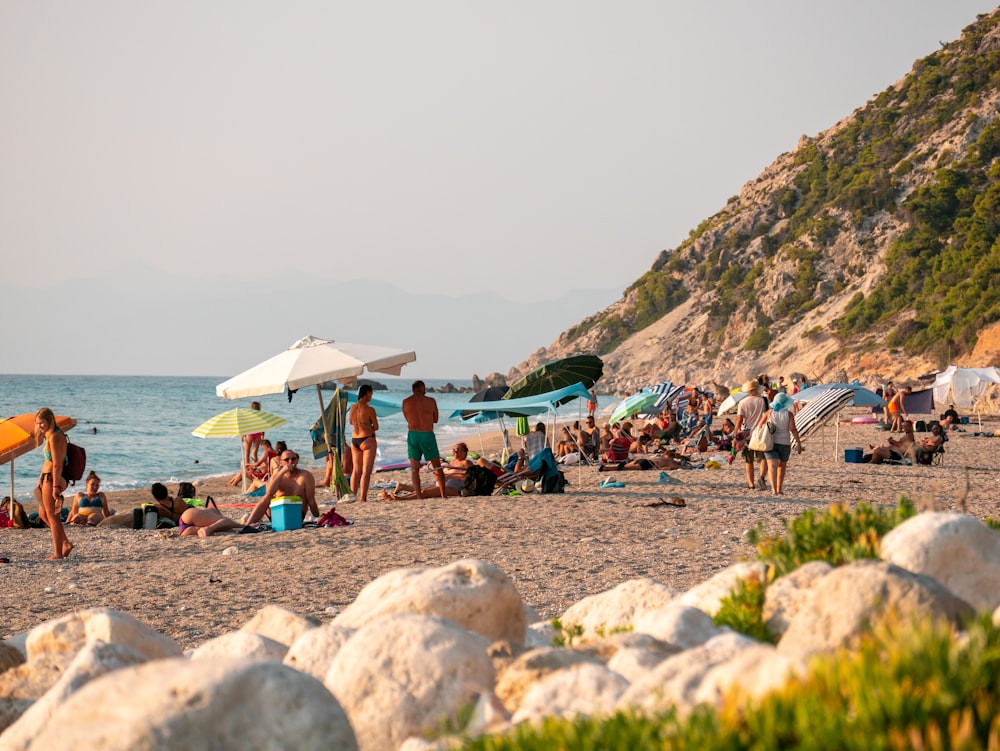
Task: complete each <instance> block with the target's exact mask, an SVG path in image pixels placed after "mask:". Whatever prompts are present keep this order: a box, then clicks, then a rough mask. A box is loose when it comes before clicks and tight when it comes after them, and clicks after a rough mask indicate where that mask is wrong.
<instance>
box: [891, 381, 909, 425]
mask: <svg viewBox="0 0 1000 751" xmlns="http://www.w3.org/2000/svg"><path fill="white" fill-rule="evenodd" d="M912 392H913V389H912V388H910V387H909V386H907V387H906V388H904V389H902V390H901V391H897V392H896V393H895V394H893V395H892V398H891V399H889V416H890V417H891V418H892V424H891V425H890V426H889V429H890V430H891V431H892V432H893V433H895V432H897V431H900V430H902V429H903V420H909V419H910V416H909V415H908V414H907V413H906V406H905V405H904V404H903V399H905V398H906V396H907V395H908V394H910V393H912Z"/></svg>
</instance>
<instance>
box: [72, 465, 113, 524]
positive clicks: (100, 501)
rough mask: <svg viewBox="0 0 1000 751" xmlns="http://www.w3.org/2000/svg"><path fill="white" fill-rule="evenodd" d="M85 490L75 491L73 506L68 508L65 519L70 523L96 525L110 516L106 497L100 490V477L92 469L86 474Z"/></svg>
mask: <svg viewBox="0 0 1000 751" xmlns="http://www.w3.org/2000/svg"><path fill="white" fill-rule="evenodd" d="M86 487H87V490H86V491H84V492H82V493H77V494H76V497H75V498H74V499H73V508H71V509H70V510H69V516H67V517H66V521H67V522H68V523H70V524H84V525H90V526H92V527H94V526H97V525H98V524H100V523H101V522H102V521H104V520H105V519H106V518H107V517H109V516H111V514H112V512H111V509H109V508H108V497H107V496H106V495H104V493H102V492H101V478H100V477H98V476H97V473H96V472H95V471H94V470H90V474H89V475H87V485H86Z"/></svg>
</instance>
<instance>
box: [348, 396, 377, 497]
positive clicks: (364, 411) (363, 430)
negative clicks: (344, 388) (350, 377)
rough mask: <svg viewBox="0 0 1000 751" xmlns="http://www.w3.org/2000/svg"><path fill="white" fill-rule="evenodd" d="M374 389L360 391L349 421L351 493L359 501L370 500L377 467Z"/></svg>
mask: <svg viewBox="0 0 1000 751" xmlns="http://www.w3.org/2000/svg"><path fill="white" fill-rule="evenodd" d="M371 400H372V387H371V386H370V385H369V384H367V383H366V384H364V385H363V386H362V387H361V388H359V389H358V401H357V403H356V404H354V406H352V407H351V414H350V416H349V418H348V419H349V421H350V423H351V459H352V465H353V471H352V472H351V492H352V493H354V495H355V496H357V499H358V500H359V501H367V500H368V485H369V483H370V482H371V479H372V469H373V468H374V467H375V452H376V449H377V448H378V442H377V441H376V440H375V431H376V430H378V417H377V416H376V415H375V409H374V408H373V407H372V406H371V404H370V402H371Z"/></svg>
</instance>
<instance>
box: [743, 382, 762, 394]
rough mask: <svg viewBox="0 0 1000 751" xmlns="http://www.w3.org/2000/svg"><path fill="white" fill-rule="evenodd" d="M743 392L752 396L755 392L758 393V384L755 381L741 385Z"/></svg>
mask: <svg viewBox="0 0 1000 751" xmlns="http://www.w3.org/2000/svg"><path fill="white" fill-rule="evenodd" d="M743 390H744V391H746V392H747V393H748V394H752V393H753V392H755V391H760V384H759V383H757V381H756V380H750V381H747V382H746V383H744V384H743Z"/></svg>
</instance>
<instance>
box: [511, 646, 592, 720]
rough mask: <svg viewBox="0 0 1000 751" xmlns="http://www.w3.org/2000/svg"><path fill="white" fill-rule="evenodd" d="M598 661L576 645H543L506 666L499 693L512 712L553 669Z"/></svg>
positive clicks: (555, 670) (562, 668)
mask: <svg viewBox="0 0 1000 751" xmlns="http://www.w3.org/2000/svg"><path fill="white" fill-rule="evenodd" d="M585 662H586V663H590V664H593V665H599V664H600V660H598V659H597V658H596V657H594V656H593V655H590V654H587V653H585V652H581V651H578V650H576V649H557V648H555V647H541V648H539V649H532V650H530V651H528V652H525V653H524V654H522V655H519V656H518V657H517V658H516V659H515V660H514V661H513V662H511V663H510V664H509V665H507V667H506V668H504V670H503V672H502V673H501V674H500V676H499V678H498V679H497V682H496V694H497V696H499V697H500V700H501V701H502V702H503V703H504V706H506V707H507V709H508V710H510V711H511V712H513V711H515V710H516V709H517V708H518V707H519V706H521V702H522V701H523V700H524V696H525V694H527V693H528V691H529V690H530V689H531V687H532V686H533V685H535V684H536V683H538V682H539V681H541V680H542V679H544V678H545V677H546V676H549V675H551V674H553V673H557V672H559V671H561V670H565V669H567V668H569V667H572V666H573V665H580V664H582V663H585Z"/></svg>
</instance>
